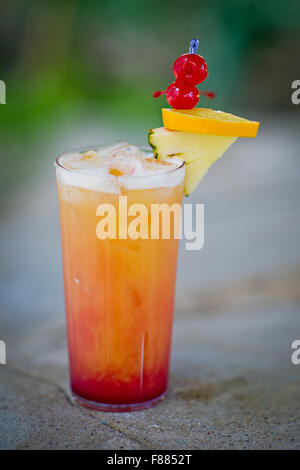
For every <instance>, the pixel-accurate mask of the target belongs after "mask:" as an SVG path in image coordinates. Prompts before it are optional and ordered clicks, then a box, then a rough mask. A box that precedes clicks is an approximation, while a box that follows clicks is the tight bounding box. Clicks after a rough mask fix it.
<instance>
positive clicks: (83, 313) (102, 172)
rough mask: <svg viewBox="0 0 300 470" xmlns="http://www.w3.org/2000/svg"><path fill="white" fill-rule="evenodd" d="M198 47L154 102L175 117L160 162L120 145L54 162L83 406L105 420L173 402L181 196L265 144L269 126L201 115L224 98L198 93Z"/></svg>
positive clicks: (160, 144)
mask: <svg viewBox="0 0 300 470" xmlns="http://www.w3.org/2000/svg"><path fill="white" fill-rule="evenodd" d="M198 43H199V42H198V40H195V39H193V40H192V41H191V44H190V51H189V54H183V55H181V56H180V57H178V59H177V60H176V61H175V63H174V65H173V73H174V76H175V81H174V82H173V83H171V84H170V85H169V87H168V88H167V89H166V90H164V91H157V92H155V93H154V94H153V96H154V97H155V98H156V97H159V96H161V95H163V94H165V95H166V99H167V101H168V103H169V104H170V106H171V107H172V108H163V109H162V117H163V124H164V127H159V128H154V129H150V130H149V132H148V142H149V144H150V146H151V147H152V149H153V153H151V156H149V155H147V154H145V153H143V152H141V151H139V150H138V149H137V148H136V147H134V146H130V145H128V144H126V143H123V144H122V143H119V144H116V145H114V146H111V147H109V148H102V149H101V148H98V149H89V150H88V149H85V150H82V151H78V152H70V153H68V154H64V155H62V156H61V157H59V158H58V159H57V162H56V163H57V182H58V195H59V201H60V214H61V233H62V246H63V264H64V282H65V299H66V312H67V330H68V344H69V362H70V371H71V387H72V391H73V394H74V395H75V396H76V397H77V400H78V401H79V402H80V403H82V404H84V405H87V406H91V407H94V408H98V409H101V410H110V411H127V410H135V409H142V408H146V407H149V406H152V405H153V404H154V403H156V402H157V401H159V400H160V398H161V397H162V396H163V395H164V393H165V392H166V389H167V383H168V370H169V356H170V342H171V330H172V317H173V305H174V289H175V277H176V262H177V248H178V238H179V232H180V227H179V225H180V223H178V217H177V219H176V212H177V216H178V210H177V211H176V209H178V207H179V209H180V204H181V201H182V196H183V191H184V193H185V194H186V195H189V194H191V192H193V191H194V190H195V188H196V187H197V185H198V184H199V182H200V181H201V180H202V178H203V177H204V175H205V174H206V173H207V171H208V169H209V168H210V166H211V165H212V164H213V163H214V162H215V161H216V160H218V159H219V158H220V157H222V155H223V154H224V153H225V151H226V150H227V149H228V148H229V147H230V146H231V145H232V144H233V143H234V142H235V141H236V139H237V138H238V137H255V136H256V134H257V130H258V127H259V122H256V121H249V120H247V119H245V118H241V117H239V116H234V115H232V114H229V113H225V112H222V111H219V110H218V111H215V110H213V109H207V108H195V106H196V104H197V103H198V100H199V97H200V94H202V95H206V96H207V97H209V98H213V97H214V96H215V95H214V93H212V92H207V91H203V90H202V91H199V90H198V89H197V87H196V86H197V85H199V84H201V83H202V82H203V81H204V80H205V79H206V78H207V76H208V68H207V65H206V62H205V60H204V58H203V57H201V56H199V55H197V54H196V51H197V47H198ZM154 157H155V158H154ZM157 207H161V209H162V214H161V215H162V220H161V224H160V219H159V218H158V219H157V212H156V215H154V214H155V212H154V210H153V211H152V209H153V208H156V209H157ZM127 209H128V213H127ZM173 210H174V213H173V212H172V211H173ZM171 213H173V214H174V220H173V224H172V223H171ZM137 214H138V216H137ZM103 216H105V217H104V220H103ZM135 216H137V217H135ZM165 216H166V217H167V223H169V227H167V230H166V232H164V221H166V218H165ZM130 217H131V218H132V217H134V218H135V219H134V220H133V221H132V220H131V219H130ZM100 218H102V219H101V220H99V219H100ZM175 219H176V220H175ZM153 221H154V223H153Z"/></svg>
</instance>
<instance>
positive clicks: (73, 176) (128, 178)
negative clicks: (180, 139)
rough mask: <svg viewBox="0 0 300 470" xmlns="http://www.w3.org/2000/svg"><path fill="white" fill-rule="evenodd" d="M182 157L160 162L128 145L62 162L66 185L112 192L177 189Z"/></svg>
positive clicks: (67, 155)
mask: <svg viewBox="0 0 300 470" xmlns="http://www.w3.org/2000/svg"><path fill="white" fill-rule="evenodd" d="M180 166H182V161H181V160H180V159H179V158H176V157H171V158H167V159H165V160H156V159H155V158H154V157H153V155H152V154H151V153H150V152H146V151H145V152H144V151H141V150H139V149H138V148H137V147H135V146H134V145H129V144H128V143H127V142H119V143H116V144H114V145H111V146H109V147H99V148H95V149H93V150H86V151H80V152H69V153H65V154H63V155H62V156H61V157H59V159H58V165H57V171H58V178H59V181H60V182H61V183H62V184H66V185H70V186H77V187H79V188H84V189H90V190H93V191H101V192H108V193H119V192H120V191H121V188H125V189H150V188H160V187H173V186H177V185H178V184H180V183H182V181H183V178H184V167H183V168H181V169H180V170H179V171H173V170H176V168H179V167H180Z"/></svg>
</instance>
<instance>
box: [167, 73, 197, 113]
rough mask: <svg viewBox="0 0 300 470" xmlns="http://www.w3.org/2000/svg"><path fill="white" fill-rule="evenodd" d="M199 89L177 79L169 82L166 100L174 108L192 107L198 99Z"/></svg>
mask: <svg viewBox="0 0 300 470" xmlns="http://www.w3.org/2000/svg"><path fill="white" fill-rule="evenodd" d="M199 96H200V95H199V90H198V89H197V88H196V87H195V86H192V85H186V84H185V83H183V82H180V81H179V80H176V81H175V82H173V83H171V85H169V86H168V88H167V90H166V98H167V102H168V103H169V105H170V106H172V108H174V109H192V108H194V106H196V104H197V103H198V101H199Z"/></svg>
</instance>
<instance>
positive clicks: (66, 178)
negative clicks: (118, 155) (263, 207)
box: [56, 149, 185, 411]
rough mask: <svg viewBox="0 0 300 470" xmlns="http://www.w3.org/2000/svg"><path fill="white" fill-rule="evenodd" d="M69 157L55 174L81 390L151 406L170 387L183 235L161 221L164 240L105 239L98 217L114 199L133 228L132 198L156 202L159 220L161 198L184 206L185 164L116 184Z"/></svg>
mask: <svg viewBox="0 0 300 470" xmlns="http://www.w3.org/2000/svg"><path fill="white" fill-rule="evenodd" d="M85 150H86V149H85ZM80 151H82V150H81V149H80V150H78V152H80ZM67 155H68V154H64V155H62V156H60V157H59V158H58V159H57V160H56V173H57V186H58V198H59V205H60V221H61V237H62V255H63V268H64V286H65V304H66V317H67V335H68V350H69V366H70V378H71V389H72V393H73V395H74V396H75V399H76V400H77V401H78V402H79V403H81V404H83V405H85V406H89V407H92V408H96V409H99V410H103V411H130V410H138V409H144V408H148V407H150V406H153V405H154V404H156V403H157V402H158V401H160V399H161V398H162V397H163V396H164V394H165V393H166V390H167V384H168V372H169V357H170V345H171V334H172V320H173V306H174V291H175V281H176V265H177V251H178V239H176V237H175V236H174V233H173V234H172V231H171V234H170V237H169V238H168V239H165V238H164V237H163V236H162V232H161V227H160V229H159V232H158V236H157V234H156V238H151V234H150V235H149V238H147V239H146V238H145V237H144V238H138V239H132V238H130V237H127V238H122V239H120V237H116V238H115V239H114V238H106V239H99V237H98V236H97V225H98V222H99V220H100V218H99V216H98V215H97V214H99V209H98V208H99V206H100V205H103V204H109V205H110V207H113V208H114V210H115V214H116V220H117V223H119V231H122V230H123V233H124V229H127V227H128V224H129V221H130V220H131V219H132V217H131V218H130V217H127V220H126V217H124V211H123V210H124V207H123V208H122V214H121V213H120V211H121V209H120V196H127V207H130V206H131V205H132V204H136V203H138V204H142V205H143V206H144V207H145V208H147V211H148V212H147V213H148V225H149V227H150V226H151V217H152V215H151V206H152V205H153V204H164V203H165V204H167V205H168V206H171V205H172V204H176V205H181V202H182V197H183V182H184V173H185V168H184V164H181V165H177V166H176V167H175V168H174V167H172V169H171V170H170V169H169V167H167V166H166V167H165V168H166V169H165V170H163V172H159V173H153V174H149V175H147V174H146V175H143V176H131V175H126V176H124V175H123V176H114V175H110V176H109V179H110V180H109V184H107V183H108V177H107V176H103V175H97V174H92V173H91V174H84V172H83V173H82V172H81V171H80V170H78V169H75V170H74V169H69V168H68V167H67V166H65V164H64V161H65V159H66V156H67ZM139 178H140V179H139ZM112 188H114V190H112ZM123 200H124V198H123ZM102 207H107V206H102ZM124 225H125V226H124ZM149 232H150V229H149Z"/></svg>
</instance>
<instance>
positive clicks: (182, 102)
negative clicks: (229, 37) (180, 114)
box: [153, 39, 215, 109]
mask: <svg viewBox="0 0 300 470" xmlns="http://www.w3.org/2000/svg"><path fill="white" fill-rule="evenodd" d="M198 45H199V41H198V39H192V40H191V42H190V50H189V53H188V54H183V55H181V56H180V57H178V59H176V61H175V62H174V65H173V73H174V76H175V79H176V80H175V81H174V82H173V83H171V85H169V86H168V88H167V90H162V91H156V92H154V93H153V97H154V98H157V97H159V96H161V95H166V99H167V102H168V103H169V105H170V106H172V108H174V109H192V108H194V107H195V106H196V104H197V103H198V101H199V97H200V94H203V95H206V96H207V97H208V98H214V97H215V94H214V93H213V92H207V91H199V90H198V89H197V88H196V86H195V85H198V84H199V83H202V82H203V81H204V80H206V78H207V76H208V69H207V65H206V62H205V60H204V59H203V57H202V56H200V55H198V54H196V52H197V49H198Z"/></svg>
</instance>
